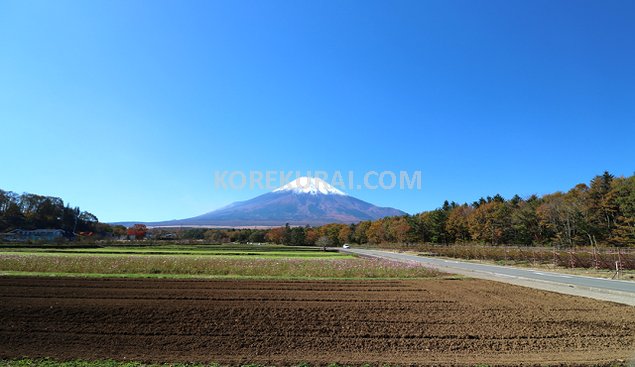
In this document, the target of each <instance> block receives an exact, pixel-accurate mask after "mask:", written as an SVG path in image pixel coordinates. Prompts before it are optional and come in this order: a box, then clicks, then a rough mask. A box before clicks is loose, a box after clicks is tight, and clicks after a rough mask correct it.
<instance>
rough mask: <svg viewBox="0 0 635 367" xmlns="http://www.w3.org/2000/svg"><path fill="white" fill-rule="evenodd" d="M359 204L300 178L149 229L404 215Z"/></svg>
mask: <svg viewBox="0 0 635 367" xmlns="http://www.w3.org/2000/svg"><path fill="white" fill-rule="evenodd" d="M404 214H406V213H404V212H402V211H401V210H398V209H393V208H382V207H378V206H375V205H373V204H370V203H367V202H365V201H362V200H359V199H357V198H354V197H352V196H349V195H347V194H345V193H344V192H342V191H340V190H338V189H336V188H335V187H333V186H331V185H329V184H328V183H326V182H325V181H324V180H322V179H320V178H316V177H300V178H298V179H296V180H294V181H292V182H289V183H288V184H286V185H284V186H281V187H279V188H277V189H275V190H273V191H272V192H269V193H266V194H263V195H260V196H257V197H255V198H253V199H250V200H246V201H239V202H235V203H233V204H230V205H227V206H225V207H222V208H220V209H217V210H214V211H211V212H209V213H205V214H203V215H199V216H196V217H192V218H187V219H180V220H172V221H166V222H156V223H148V224H149V225H152V226H280V225H284V224H285V223H289V224H290V225H312V226H317V225H323V224H329V223H356V222H360V221H364V220H375V219H379V218H383V217H388V216H397V215H404Z"/></svg>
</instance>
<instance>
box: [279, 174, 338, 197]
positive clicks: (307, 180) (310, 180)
mask: <svg viewBox="0 0 635 367" xmlns="http://www.w3.org/2000/svg"><path fill="white" fill-rule="evenodd" d="M286 191H290V192H293V193H296V194H311V195H317V194H324V195H329V194H334V195H346V194H345V193H343V192H342V191H340V190H338V189H336V188H335V187H333V186H331V185H329V184H328V183H327V182H326V181H324V180H322V179H320V178H318V177H300V178H297V179H295V180H293V181H291V182H289V183H288V184H286V185H284V186H281V187H278V188H277V189H275V190H273V192H286Z"/></svg>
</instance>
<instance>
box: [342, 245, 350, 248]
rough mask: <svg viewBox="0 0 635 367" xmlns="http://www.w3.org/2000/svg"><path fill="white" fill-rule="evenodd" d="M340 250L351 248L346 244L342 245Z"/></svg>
mask: <svg viewBox="0 0 635 367" xmlns="http://www.w3.org/2000/svg"><path fill="white" fill-rule="evenodd" d="M342 248H351V246H350V245H348V244H344V246H342Z"/></svg>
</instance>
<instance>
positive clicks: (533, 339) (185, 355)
mask: <svg viewBox="0 0 635 367" xmlns="http://www.w3.org/2000/svg"><path fill="white" fill-rule="evenodd" d="M634 355H635V307H629V306H625V305H618V304H612V303H609V302H600V301H594V300H590V299H585V298H578V297H572V296H567V295H560V294H555V293H549V292H544V291H539V290H532V289H528V288H522V287H516V286H511V285H506V284H500V283H494V282H489V281H484V280H476V279H469V280H420V281H311V282H299V281H288V282H282V281H173V280H169V281H168V280H131V279H128V280H85V279H59V278H0V357H5V358H7V357H11V358H13V357H21V356H28V357H53V358H56V359H64V360H65V359H76V358H82V359H103V358H112V359H116V360H141V361H161V362H177V361H179V362H193V361H198V362H221V363H231V364H238V363H262V364H278V365H279V364H292V363H300V362H310V363H322V364H324V363H330V362H339V363H351V364H361V363H364V362H369V363H399V364H401V365H407V364H417V365H426V364H428V365H431V364H452V365H456V364H459V365H461V364H463V365H474V364H477V363H488V364H508V365H509V364H520V363H524V364H528V363H529V364H536V363H561V362H564V363H567V364H605V363H608V362H612V361H619V360H627V359H629V358H631V357H633V356H634Z"/></svg>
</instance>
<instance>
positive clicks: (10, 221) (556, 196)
mask: <svg viewBox="0 0 635 367" xmlns="http://www.w3.org/2000/svg"><path fill="white" fill-rule="evenodd" d="M15 228H22V229H36V228H59V229H64V230H65V231H67V232H68V233H79V232H91V233H94V234H96V235H98V236H97V237H102V238H108V237H112V236H113V235H114V236H121V235H125V234H126V229H125V228H123V227H121V226H110V225H108V224H105V223H99V221H98V220H97V217H95V216H94V215H93V214H91V213H89V212H85V211H81V210H80V209H79V208H77V207H70V206H68V205H65V204H64V202H63V201H62V200H61V199H59V198H54V197H48V196H40V195H34V194H22V195H18V194H15V193H13V192H7V191H2V190H0V232H5V231H9V230H11V229H15ZM148 234H149V235H150V236H152V238H154V239H157V240H161V239H170V240H174V239H176V240H204V241H207V242H212V243H225V242H273V243H279V244H286V245H317V246H339V245H342V244H345V243H357V244H370V245H377V246H381V245H382V244H415V243H436V244H452V243H483V244H493V245H502V244H509V245H524V246H565V247H572V246H620V247H625V246H631V247H635V176H630V177H614V176H613V175H611V174H610V173H608V172H605V173H604V174H602V175H599V176H596V177H594V178H593V179H592V180H591V181H590V183H589V184H588V185H587V184H584V183H581V184H578V185H576V186H575V187H574V188H572V189H570V190H569V191H567V192H556V193H552V194H547V195H544V196H542V197H538V196H536V195H532V196H529V197H526V198H522V197H520V196H518V195H515V196H514V197H512V198H511V199H505V198H503V197H502V196H501V195H494V196H491V197H490V196H488V197H486V198H480V199H478V200H476V201H474V202H473V203H471V204H468V203H464V204H457V203H455V202H448V201H445V202H444V203H443V205H442V206H441V207H440V208H437V209H435V210H431V211H425V212H422V213H419V214H415V215H404V216H399V217H387V218H383V219H380V220H376V221H365V222H360V223H356V224H350V225H346V224H328V225H324V226H320V227H290V226H285V227H278V228H271V229H266V230H265V229H204V228H193V229H180V230H173V229H153V230H150V231H149V232H148ZM143 236H145V232H144V233H143ZM143 236H141V237H143Z"/></svg>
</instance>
